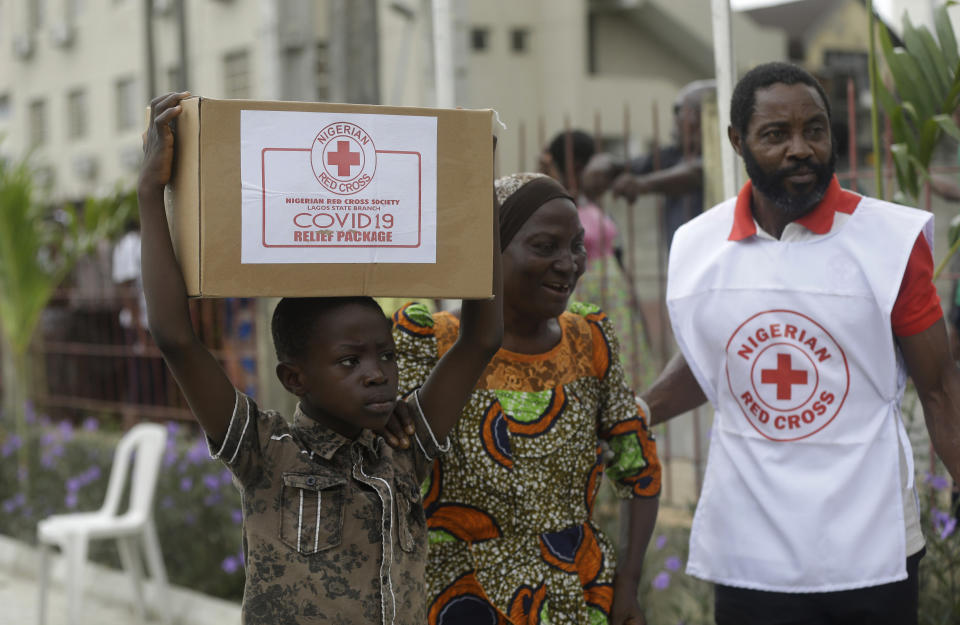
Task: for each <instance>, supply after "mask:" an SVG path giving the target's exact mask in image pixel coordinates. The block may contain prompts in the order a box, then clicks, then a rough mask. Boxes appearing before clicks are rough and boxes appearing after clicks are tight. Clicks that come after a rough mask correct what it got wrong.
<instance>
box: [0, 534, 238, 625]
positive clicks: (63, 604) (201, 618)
mask: <svg viewBox="0 0 960 625" xmlns="http://www.w3.org/2000/svg"><path fill="white" fill-rule="evenodd" d="M58 560H59V558H54V560H53V566H52V577H53V579H52V582H51V585H50V591H49V595H48V599H47V601H48V604H47V625H66V624H67V600H66V593H65V591H64V585H63V578H64V571H65V567H64V566H63V564H62V563H60V562H59V561H58ZM37 562H38V558H37V553H36V550H35V549H33V548H32V547H31V546H29V545H26V544H24V543H21V542H19V541H16V540H13V539H11V538H8V537H6V536H2V535H0V625H34V624H35V623H36V622H37V618H38V603H39V599H38V586H37V578H36V570H37ZM84 578H85V580H86V592H85V593H84V602H83V615H82V618H81V619H79V622H80V623H81V624H83V625H87V624H90V625H134V624H136V623H137V622H138V619H137V616H136V611H135V610H134V608H133V603H132V601H133V597H134V592H133V586H132V583H131V582H130V580H129V578H128V577H127V576H126V575H125V574H124V573H123V572H122V571H117V570H115V569H110V568H107V567H103V566H98V565H93V564H90V563H88V564H87V567H86V574H85V575H84ZM145 590H146V595H147V602H148V604H149V605H156V604H157V602H156V601H155V600H153V595H154V589H153V588H152V587H151V586H150V585H148V586H147V588H146V589H145ZM163 605H164V607H165V608H167V609H169V610H170V611H171V619H172V625H229V624H231V623H239V622H240V606H239V605H238V604H236V603H231V602H228V601H223V600H221V599H215V598H213V597H207V596H206V595H201V594H199V593H196V592H193V591H192V590H189V589H186V588H179V587H172V588H170V594H169V597H168V600H167V601H165V602H163ZM147 622H148V623H149V624H150V625H153V623H160V622H161V621H160V620H159V619H158V618H155V617H153V618H150V619H149V620H148V621H147Z"/></svg>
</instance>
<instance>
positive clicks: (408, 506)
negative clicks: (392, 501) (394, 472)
mask: <svg viewBox="0 0 960 625" xmlns="http://www.w3.org/2000/svg"><path fill="white" fill-rule="evenodd" d="M394 486H395V487H396V491H397V495H396V500H397V534H398V535H399V538H400V548H401V549H403V550H404V551H407V552H413V551H416V550H417V548H418V547H419V546H420V545H424V546H425V545H426V538H425V537H426V533H427V519H426V515H425V514H424V511H423V501H422V500H421V499H420V486H419V485H417V483H416V482H414V481H413V480H405V479H397V480H396V481H395V482H394Z"/></svg>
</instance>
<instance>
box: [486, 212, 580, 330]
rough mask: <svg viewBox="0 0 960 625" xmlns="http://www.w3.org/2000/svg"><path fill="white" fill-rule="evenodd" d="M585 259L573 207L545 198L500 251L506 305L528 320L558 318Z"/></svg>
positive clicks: (514, 312) (578, 223) (564, 308)
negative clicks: (505, 247)
mask: <svg viewBox="0 0 960 625" xmlns="http://www.w3.org/2000/svg"><path fill="white" fill-rule="evenodd" d="M586 262H587V248H586V247H585V246H584V243H583V226H581V225H580V217H579V216H578V214H577V207H576V206H575V205H574V203H573V202H572V201H570V200H568V199H566V198H556V199H553V200H549V201H548V202H547V203H545V204H544V205H543V206H541V207H540V208H538V209H537V210H536V212H534V213H533V215H531V216H530V218H529V219H528V220H527V221H526V223H524V224H523V226H522V227H521V228H520V230H519V232H517V234H516V236H514V237H513V240H512V241H510V244H509V245H508V246H507V249H505V250H504V251H503V290H504V307H505V308H506V309H507V310H508V311H509V312H510V313H512V314H515V315H520V316H522V317H525V318H527V319H530V320H537V321H539V320H543V319H550V318H554V317H559V316H560V314H561V313H562V312H563V311H564V310H566V308H567V302H568V301H569V300H570V295H571V294H572V293H573V289H574V287H575V286H576V285H577V280H579V279H580V276H581V275H583V272H584V270H585V269H586Z"/></svg>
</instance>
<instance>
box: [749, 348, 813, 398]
mask: <svg viewBox="0 0 960 625" xmlns="http://www.w3.org/2000/svg"><path fill="white" fill-rule="evenodd" d="M760 381H761V382H763V383H764V384H776V385H777V399H791V398H792V397H793V385H794V384H806V383H807V372H806V371H804V370H802V369H792V368H791V364H790V354H777V368H776V369H763V370H761V371H760Z"/></svg>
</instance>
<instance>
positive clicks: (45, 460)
mask: <svg viewBox="0 0 960 625" xmlns="http://www.w3.org/2000/svg"><path fill="white" fill-rule="evenodd" d="M40 465H41V466H42V467H43V468H44V469H52V468H53V465H54V462H53V456H51V455H50V454H43V456H41V457H40Z"/></svg>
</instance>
